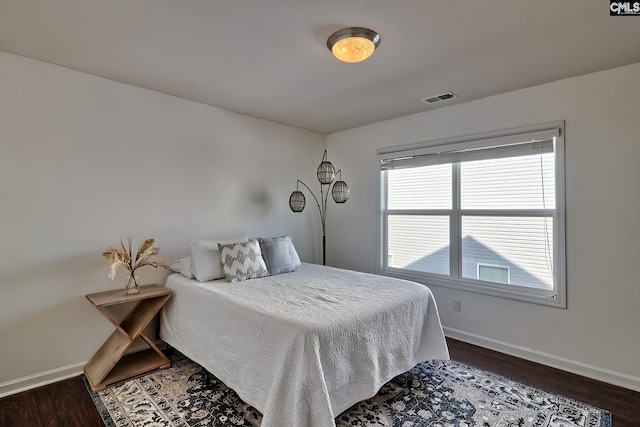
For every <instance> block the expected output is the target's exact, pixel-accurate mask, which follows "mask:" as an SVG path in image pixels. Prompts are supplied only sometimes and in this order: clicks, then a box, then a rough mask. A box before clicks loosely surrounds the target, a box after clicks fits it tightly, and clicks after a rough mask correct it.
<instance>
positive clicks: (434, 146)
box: [376, 121, 567, 308]
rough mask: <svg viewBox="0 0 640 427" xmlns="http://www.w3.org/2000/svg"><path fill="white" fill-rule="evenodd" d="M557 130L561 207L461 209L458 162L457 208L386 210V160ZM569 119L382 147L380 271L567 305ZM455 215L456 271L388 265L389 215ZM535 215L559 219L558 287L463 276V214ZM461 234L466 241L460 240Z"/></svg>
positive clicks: (454, 184) (452, 253) (556, 246)
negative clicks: (566, 254)
mask: <svg viewBox="0 0 640 427" xmlns="http://www.w3.org/2000/svg"><path fill="white" fill-rule="evenodd" d="M551 130H553V131H557V136H555V142H554V145H555V159H554V160H555V163H554V167H555V209H535V210H534V209H527V210H507V209H504V210H492V209H482V210H472V209H465V210H462V209H460V191H459V190H456V188H458V189H459V182H457V180H458V177H459V176H460V170H459V168H460V162H453V163H452V180H453V182H452V194H453V196H454V197H453V200H452V206H451V209H426V210H422V209H416V210H402V211H399V210H395V211H394V210H388V209H386V195H387V182H386V172H385V170H383V168H382V167H381V164H383V163H384V162H388V161H389V159H401V160H400V161H406V160H404V159H405V158H409V157H411V156H420V155H422V154H429V153H437V152H440V151H446V150H451V149H452V148H455V149H461V150H464V149H467V148H469V147H471V148H472V149H473V148H479V147H480V148H481V147H482V146H483V145H484V146H486V145H487V144H488V142H487V141H493V142H495V143H496V144H501V143H508V141H515V140H520V141H522V139H521V138H523V137H527V136H528V135H536V134H539V133H544V132H545V131H551ZM564 134H565V131H564V121H559V122H551V123H543V124H538V125H534V126H527V127H521V128H516V129H508V130H503V131H498V132H490V133H482V134H474V135H467V136H462V137H456V138H449V139H444V140H437V141H430V142H422V143H418V144H411V145H401V146H395V147H387V148H381V149H378V150H377V153H376V154H377V157H376V163H377V168H378V173H379V175H378V179H379V186H378V191H377V193H378V194H377V195H378V201H377V203H378V207H379V213H378V215H377V217H378V225H377V230H378V238H377V239H376V240H377V249H376V254H377V255H376V257H377V261H376V271H377V273H378V274H381V275H388V276H392V277H399V278H403V279H408V280H413V281H416V282H419V283H423V284H426V285H429V286H431V285H434V286H441V287H445V288H451V289H459V290H464V291H468V292H475V293H480V294H485V295H492V296H496V297H502V298H508V299H514V300H518V301H525V302H531V303H536V304H542V305H548V306H552V307H559V308H566V307H567V302H566V276H565V274H566V273H565V271H566V270H565V240H566V236H565V147H564V143H565V141H564ZM389 212H391V215H398V214H399V215H416V214H417V215H437V214H444V215H450V219H451V221H450V230H449V247H450V260H449V263H450V275H441V274H435V273H425V272H419V271H413V270H405V269H401V268H394V267H388V266H387V261H386V260H387V255H388V253H387V252H388V250H387V247H388V242H387V232H388V224H387V222H388V221H387V218H388V216H389V215H390V213H389ZM531 213H535V216H541V217H551V218H552V220H553V234H552V235H553V254H554V255H553V266H554V268H553V269H554V271H553V286H554V287H553V289H551V290H548V289H538V288H534V287H528V286H518V285H514V284H501V283H494V282H486V281H482V280H476V279H471V278H463V277H462V272H461V271H460V269H461V257H462V242H461V240H462V235H461V230H460V228H461V226H462V216H463V215H465V216H470V215H481V216H502V215H504V216H526V217H530V216H531ZM458 236H460V241H456V242H455V243H454V240H457V238H458Z"/></svg>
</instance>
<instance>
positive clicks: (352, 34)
mask: <svg viewBox="0 0 640 427" xmlns="http://www.w3.org/2000/svg"><path fill="white" fill-rule="evenodd" d="M379 44H380V34H378V33H376V32H375V31H373V30H370V29H368V28H362V27H349V28H343V29H342V30H338V31H336V32H335V33H333V34H331V35H330V36H329V38H328V39H327V47H328V48H329V50H330V51H331V52H333V56H335V57H336V58H338V59H339V60H340V61H343V62H349V63H353V62H360V61H364V60H365V59H367V58H368V57H370V56H371V55H372V54H373V51H374V50H376V48H377V47H378V45H379Z"/></svg>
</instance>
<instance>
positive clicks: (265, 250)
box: [258, 236, 302, 276]
mask: <svg viewBox="0 0 640 427" xmlns="http://www.w3.org/2000/svg"><path fill="white" fill-rule="evenodd" d="M258 241H259V242H260V249H261V251H262V257H263V258H264V262H265V264H266V265H267V270H269V274H270V275H272V276H273V275H276V274H282V273H290V272H292V271H296V269H297V268H298V267H300V266H301V265H302V263H301V262H300V257H299V256H298V252H296V249H295V248H294V247H293V242H292V241H291V236H280V237H270V238H262V237H261V238H259V239H258Z"/></svg>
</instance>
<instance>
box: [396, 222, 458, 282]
mask: <svg viewBox="0 0 640 427" xmlns="http://www.w3.org/2000/svg"><path fill="white" fill-rule="evenodd" d="M387 218H388V222H387V227H388V228H387V229H388V236H387V245H388V258H387V265H388V267H394V268H404V269H407V270H414V271H422V272H426V273H436V274H446V275H448V274H450V273H449V271H450V269H449V217H448V216H431V215H428V216H423V215H420V216H417V215H389V216H388V217H387Z"/></svg>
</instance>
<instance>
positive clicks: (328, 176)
mask: <svg viewBox="0 0 640 427" xmlns="http://www.w3.org/2000/svg"><path fill="white" fill-rule="evenodd" d="M335 176H336V170H335V168H334V167H333V164H332V163H331V162H329V161H327V160H325V161H323V162H322V163H320V166H318V181H320V184H331V181H333V178H335Z"/></svg>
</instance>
